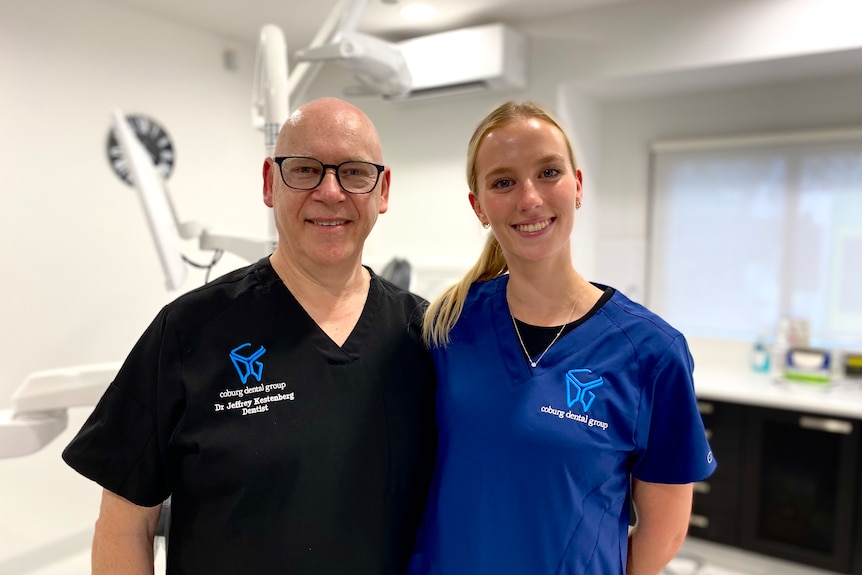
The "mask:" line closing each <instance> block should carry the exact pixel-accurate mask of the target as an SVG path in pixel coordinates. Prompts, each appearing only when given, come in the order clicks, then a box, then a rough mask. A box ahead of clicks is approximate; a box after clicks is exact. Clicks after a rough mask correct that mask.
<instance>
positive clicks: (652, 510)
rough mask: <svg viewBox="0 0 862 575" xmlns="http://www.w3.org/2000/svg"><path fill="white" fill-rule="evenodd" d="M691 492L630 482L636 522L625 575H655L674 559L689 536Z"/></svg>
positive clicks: (687, 486) (689, 486)
mask: <svg viewBox="0 0 862 575" xmlns="http://www.w3.org/2000/svg"><path fill="white" fill-rule="evenodd" d="M692 493H693V488H692V484H691V483H685V484H682V485H672V484H667V483H648V482H646V481H639V480H637V479H632V499H633V500H634V508H635V515H636V517H637V521H636V522H635V525H634V527H632V529H631V531H630V532H629V553H628V562H627V563H628V566H627V569H626V573H627V574H628V575H656V574H657V573H660V572H661V570H662V569H663V568H664V567H665V565H667V564H668V563H669V562H670V560H671V559H673V558H674V556H676V554H677V552H678V551H679V548H680V546H682V542H683V541H684V540H685V535H686V533H687V532H688V520H689V516H690V515H691V502H692Z"/></svg>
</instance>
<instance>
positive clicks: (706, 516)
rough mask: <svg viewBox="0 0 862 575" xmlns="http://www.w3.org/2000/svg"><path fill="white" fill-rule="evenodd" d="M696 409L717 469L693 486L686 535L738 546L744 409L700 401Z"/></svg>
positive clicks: (733, 405)
mask: <svg viewBox="0 0 862 575" xmlns="http://www.w3.org/2000/svg"><path fill="white" fill-rule="evenodd" d="M697 408H698V410H699V411H700V415H701V418H702V419H703V423H704V427H705V428H706V435H707V437H708V438H709V444H710V447H712V453H713V455H714V456H715V459H716V461H717V462H718V467H717V468H716V470H715V473H713V474H712V476H710V477H709V478H708V479H705V480H704V481H700V482H698V483H695V485H694V493H695V495H694V504H693V507H692V514H691V521H690V527H689V533H690V534H691V535H694V536H696V537H702V538H704V539H709V540H710V541H716V542H718V543H725V544H727V545H738V544H739V528H738V525H739V511H740V482H739V477H740V471H741V468H742V458H741V453H742V432H743V429H742V427H743V416H744V408H743V407H742V406H740V405H736V404H732V403H723V402H715V401H703V400H701V401H698V402H697Z"/></svg>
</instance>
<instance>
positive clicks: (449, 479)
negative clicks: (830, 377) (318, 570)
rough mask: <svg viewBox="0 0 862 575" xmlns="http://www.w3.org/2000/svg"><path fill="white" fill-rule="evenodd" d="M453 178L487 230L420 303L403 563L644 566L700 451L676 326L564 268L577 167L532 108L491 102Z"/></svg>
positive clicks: (684, 518) (676, 538)
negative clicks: (411, 483)
mask: <svg viewBox="0 0 862 575" xmlns="http://www.w3.org/2000/svg"><path fill="white" fill-rule="evenodd" d="M467 179H468V183H469V187H470V195H469V199H470V204H471V205H472V207H473V210H474V211H475V213H476V216H477V217H478V218H479V220H480V221H481V222H482V225H483V226H485V227H486V228H488V227H490V228H491V232H492V233H491V234H490V235H489V238H488V241H487V244H486V246H485V249H484V251H483V253H482V255H481V256H480V258H479V261H478V262H477V263H476V264H475V265H474V267H473V268H472V269H471V270H470V271H469V272H468V273H467V275H466V276H465V277H464V278H463V279H462V280H461V281H460V282H459V283H458V284H457V285H455V286H453V287H452V288H450V289H449V290H448V291H446V292H445V293H444V294H443V295H442V296H441V297H440V298H439V299H437V300H436V301H435V302H433V303H432V304H431V306H430V307H429V308H428V311H427V313H426V316H425V326H424V335H425V338H426V341H427V342H428V343H429V345H430V346H431V348H432V352H433V354H434V359H435V363H436V365H437V373H438V375H437V377H438V386H439V389H438V397H437V409H438V415H437V418H438V427H439V433H440V438H439V450H438V455H437V464H436V468H435V477H434V482H433V487H432V493H431V497H430V500H429V504H428V508H427V511H426V515H425V519H424V524H423V528H422V531H421V533H420V537H419V544H418V548H417V553H416V555H415V556H414V558H413V562H412V564H411V573H415V574H428V575H431V574H446V575H452V574H461V573H463V574H470V575H474V574H478V573H495V574H496V573H499V574H507V575H520V574H525V575H526V574H552V573H566V574H577V575H583V574H587V573H590V574H594V573H595V574H617V573H629V574H630V575H640V574H645V573H650V574H654V573H658V572H660V571H661V569H662V568H663V567H664V566H665V565H666V564H667V562H668V561H670V559H671V558H673V556H674V555H675V554H676V552H677V551H678V549H679V547H680V545H681V544H682V541H683V539H684V538H685V534H686V531H687V527H688V519H689V514H690V511H691V501H692V482H694V481H699V480H702V479H704V478H706V477H708V476H709V475H710V474H711V473H712V471H713V470H714V468H715V462H714V461H713V458H712V453H711V451H710V447H709V444H708V442H707V439H706V436H705V433H704V429H703V424H702V422H701V419H700V416H699V414H698V411H697V406H696V400H695V396H694V389H693V382H692V369H693V365H692V358H691V355H690V353H689V351H688V346H687V344H686V342H685V339H684V338H683V336H682V334H680V333H679V332H678V331H676V330H675V329H674V328H672V327H671V326H669V325H668V324H667V323H666V322H664V321H663V320H662V319H661V318H659V317H658V316H656V315H655V314H653V313H651V312H650V311H649V310H647V309H646V308H644V307H643V306H641V305H638V304H636V303H634V302H632V301H631V300H629V299H628V298H626V297H625V296H624V295H623V294H621V293H620V292H618V291H616V290H614V289H613V288H610V287H606V286H602V285H598V284H592V283H590V282H588V281H586V280H585V279H584V278H583V277H582V276H581V275H580V274H579V273H578V272H577V271H576V270H575V268H574V267H573V265H572V259H571V242H570V237H571V232H572V226H573V225H574V221H575V213H576V211H577V209H579V208H580V206H581V201H582V195H583V189H582V178H581V173H580V170H578V169H577V167H576V164H575V161H574V154H573V153H572V148H571V144H570V142H569V140H568V138H567V137H566V135H565V133H564V132H563V130H562V128H561V127H560V125H559V124H558V123H557V122H556V121H555V120H554V119H553V118H552V117H551V116H550V115H549V114H548V113H547V112H545V111H544V110H542V109H541V108H540V107H538V106H536V105H534V104H532V103H523V104H516V103H512V102H509V103H506V104H503V105H502V106H500V107H498V108H497V109H496V110H494V111H493V112H491V114H489V115H488V116H487V117H486V118H485V119H484V120H483V121H482V122H481V123H480V124H479V126H478V127H477V129H476V131H475V132H474V134H473V137H472V139H471V140H470V144H469V148H468V161H467ZM630 505H633V507H634V510H635V515H636V517H637V520H636V522H635V525H634V527H633V528H632V529H631V531H630V532H629V510H630Z"/></svg>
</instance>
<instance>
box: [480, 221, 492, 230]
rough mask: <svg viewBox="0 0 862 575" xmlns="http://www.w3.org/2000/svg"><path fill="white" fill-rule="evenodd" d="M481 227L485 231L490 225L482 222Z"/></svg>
mask: <svg viewBox="0 0 862 575" xmlns="http://www.w3.org/2000/svg"><path fill="white" fill-rule="evenodd" d="M482 227H483V228H485V229H486V230H487V229H488V228H490V227H491V224H490V223H488V222H482Z"/></svg>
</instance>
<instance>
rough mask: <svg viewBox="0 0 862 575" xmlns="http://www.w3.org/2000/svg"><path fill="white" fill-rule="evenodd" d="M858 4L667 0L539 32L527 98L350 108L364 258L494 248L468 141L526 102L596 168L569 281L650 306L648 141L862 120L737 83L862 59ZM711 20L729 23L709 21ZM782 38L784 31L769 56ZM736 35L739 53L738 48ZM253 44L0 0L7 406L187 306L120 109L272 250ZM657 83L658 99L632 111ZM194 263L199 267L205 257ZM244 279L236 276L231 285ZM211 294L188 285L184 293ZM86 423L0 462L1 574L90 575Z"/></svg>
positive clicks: (192, 184) (793, 93) (119, 350)
mask: <svg viewBox="0 0 862 575" xmlns="http://www.w3.org/2000/svg"><path fill="white" fill-rule="evenodd" d="M851 1H852V2H853V4H847V2H846V1H842V0H813V3H812V2H804V1H803V0H726V1H725V2H722V3H706V2H700V3H692V2H685V3H684V4H685V6H687V8H686V9H685V10H684V11H681V10H678V9H677V8H678V7H679V6H680V5H681V4H680V2H678V1H675V0H656V1H654V2H650V3H644V4H646V6H649V8H650V10H651V11H653V12H652V13H653V15H652V16H649V17H648V15H647V14H644V12H643V11H644V10H646V8H644V7H643V6H641V5H640V4H641V3H637V2H636V3H634V4H635V5H637V6H638V8H637V10H636V11H635V12H634V13H632V14H631V15H630V16H629V17H628V18H627V19H624V20H625V21H626V22H627V24H626V26H620V25H618V24H614V25H613V26H611V25H610V24H609V22H610V20H611V16H613V15H614V13H615V12H616V11H618V10H621V9H622V8H619V7H611V8H609V9H607V10H604V11H599V12H598V13H597V14H595V15H593V16H591V17H585V18H583V19H581V20H578V22H576V23H572V22H570V23H566V22H562V21H553V22H550V21H546V22H545V23H544V25H543V30H544V32H545V33H544V34H543V37H544V39H543V40H535V41H533V42H532V44H531V50H530V60H529V62H530V64H529V66H530V87H529V89H528V90H526V91H523V92H518V93H508V94H507V93H497V94H490V95H484V96H473V97H467V96H465V97H461V98H458V99H452V100H440V101H425V102H415V103H406V104H391V103H385V102H381V101H379V100H376V99H357V100H355V101H356V102H357V103H358V104H360V105H361V106H362V107H363V108H364V109H365V110H366V111H367V112H368V114H369V116H371V118H372V119H373V120H374V121H375V123H376V124H377V126H378V128H379V130H380V133H381V138H382V141H383V147H384V155H385V160H386V162H387V163H389V164H390V165H391V166H392V170H393V178H392V199H391V205H390V211H389V213H387V214H384V215H383V216H382V217H381V218H380V219H379V220H378V225H377V228H376V229H375V231H374V232H373V233H372V236H371V238H370V239H369V242H368V244H367V250H366V259H367V261H369V263H372V264H375V265H376V264H379V263H383V262H385V261H387V260H388V259H389V258H390V257H392V256H396V255H397V256H404V257H408V258H410V259H411V261H413V262H415V263H416V264H417V266H418V271H419V275H420V277H421V276H422V273H423V268H424V269H427V270H430V271H431V272H433V273H434V274H436V280H435V281H439V280H440V278H444V279H445V278H446V277H447V275H451V274H455V273H457V272H460V271H461V270H462V269H463V268H464V267H466V266H467V265H469V264H470V263H472V262H473V260H474V259H475V257H476V255H477V254H478V252H479V249H480V248H481V244H482V241H483V238H484V231H483V230H482V229H481V227H480V226H479V224H478V223H477V222H476V220H475V216H474V215H473V213H472V210H471V209H470V207H469V204H468V202H467V199H466V195H467V187H466V183H465V175H464V163H465V156H466V144H467V140H468V138H469V136H470V134H471V133H472V130H473V128H474V126H475V124H476V123H477V122H478V121H479V119H480V118H481V117H482V116H483V115H484V114H485V113H487V112H488V111H490V110H491V109H492V108H493V107H494V106H496V105H497V104H499V103H500V102H502V101H503V100H505V99H507V98H515V99H533V100H535V101H537V102H539V103H541V104H544V105H546V106H549V107H551V108H552V109H554V110H555V111H556V112H557V114H558V115H559V116H560V118H561V120H562V121H563V123H564V124H565V125H566V126H567V127H568V129H569V132H570V136H571V139H572V141H573V144H574V146H575V149H576V154H577V156H578V159H579V162H580V164H581V168H582V169H583V171H584V183H585V202H584V203H585V205H584V208H583V209H582V210H581V211H580V212H579V216H578V217H579V219H578V223H577V229H576V231H575V233H574V235H573V239H574V259H575V262H576V265H577V266H578V267H579V269H581V271H582V272H583V273H584V274H585V275H586V276H587V277H589V278H591V279H595V280H599V281H606V282H608V283H611V284H612V285H616V286H618V287H621V288H622V289H624V290H626V291H631V292H634V293H632V295H633V296H635V297H636V299H639V296H641V295H642V292H641V293H637V292H638V290H639V289H642V286H643V274H644V273H645V270H644V262H643V258H642V257H640V256H638V254H642V253H643V252H642V250H643V248H644V245H645V239H646V186H647V157H646V150H647V146H648V145H649V143H650V142H651V141H653V140H655V139H659V138H665V137H674V138H678V137H684V136H706V135H720V134H724V133H737V132H741V131H745V132H750V131H763V130H782V129H800V128H807V127H811V128H820V127H837V126H844V125H859V124H860V123H862V106H860V105H859V102H860V95H862V74H860V73H858V72H854V73H853V74H852V75H849V76H845V77H839V75H838V72H840V70H838V69H835V68H834V67H831V65H830V66H821V70H820V71H819V72H818V74H819V75H820V79H816V80H812V81H793V82H791V83H784V84H779V85H774V86H772V87H750V86H742V85H739V84H740V82H741V81H740V80H739V78H740V77H743V76H744V77H745V78H746V81H749V80H750V79H751V78H752V77H754V76H758V75H757V74H752V73H751V71H752V70H753V68H752V67H751V66H752V62H754V63H755V64H757V65H758V70H759V71H760V72H761V73H760V74H759V77H760V78H761V79H762V78H764V77H770V73H771V72H768V71H769V70H779V71H781V75H782V76H786V73H787V70H789V69H790V68H791V67H792V66H789V65H788V64H790V63H792V62H791V60H794V59H799V58H802V57H806V58H807V59H806V62H811V61H812V60H811V58H815V59H816V60H817V61H818V62H819V63H824V62H825V60H824V59H823V56H824V54H826V53H828V52H830V51H841V53H842V54H844V55H846V54H847V53H848V51H851V52H852V51H854V50H858V47H859V45H862V38H859V39H858V40H857V41H856V42H855V45H854V43H853V41H851V40H849V39H848V37H847V35H846V34H844V32H843V31H844V28H843V27H841V26H840V22H842V21H844V20H846V19H847V17H848V16H847V13H846V12H842V10H850V9H852V8H853V7H854V6H857V5H858V3H856V2H855V0H851ZM718 4H722V5H725V4H726V5H727V6H728V9H727V11H726V12H722V13H716V12H715V11H714V10H715V6H716V5H718ZM815 5H816V6H820V7H824V6H825V7H827V8H828V9H831V10H832V13H831V14H832V22H838V25H839V26H838V27H837V28H835V29H836V30H837V32H836V34H835V35H834V36H832V37H829V36H823V35H819V34H815V33H814V32H816V31H817V29H818V27H819V26H821V25H824V24H823V20H824V18H825V16H824V12H822V11H820V10H819V9H817V10H815V9H814V8H812V6H815ZM812 10H815V11H814V12H812ZM661 15H665V16H668V15H674V17H673V18H670V17H667V18H660V17H657V16H661ZM264 16H265V15H264ZM791 16H792V22H791V23H790V24H788V23H787V21H786V19H787V18H789V17H791ZM842 16H843V17H842ZM782 18H783V19H782ZM800 18H807V19H808V21H809V23H810V24H812V26H810V27H808V28H807V30H804V31H805V32H807V33H806V34H803V33H801V32H800V30H799V27H798V26H797V25H796V24H795V23H796V22H798V21H799V19H800ZM779 20H780V21H782V22H784V25H783V26H782V27H781V28H780V30H784V31H785V32H787V31H789V32H787V33H785V36H784V37H782V41H781V42H777V43H770V42H769V40H768V31H769V30H773V29H774V23H775V22H776V21H779ZM856 21H858V19H857V20H856ZM614 22H617V20H614ZM647 23H649V26H647ZM815 25H816V26H815ZM675 28H678V29H679V30H683V31H684V32H685V33H684V35H683V36H679V34H676V35H675ZM679 30H676V31H677V32H678V31H679ZM720 30H721V31H723V33H719V31H720ZM758 31H759V32H758ZM699 32H700V33H699ZM790 32H793V33H790ZM564 34H570V35H571V38H570V39H561V36H563V35H564ZM736 36H739V37H740V38H742V40H743V42H742V48H740V47H739V46H736V47H735V48H732V49H731V48H728V47H727V46H725V45H724V42H728V43H731V44H733V42H734V38H735V37H736ZM814 37H816V38H817V40H816V41H814V42H813V44H812V38H814ZM674 38H676V40H674ZM252 41H253V39H252V40H251V41H250V43H249V45H243V44H238V43H236V42H234V41H230V40H228V39H225V38H221V37H218V36H215V35H213V34H208V33H205V32H202V31H199V30H193V29H190V28H187V27H183V26H178V25H173V24H170V23H168V22H164V21H160V20H156V19H153V18H149V17H147V16H146V15H143V14H138V13H134V12H129V11H126V10H124V9H122V8H118V7H116V6H113V5H111V4H109V3H105V2H100V1H98V0H76V1H75V2H74V3H73V2H66V1H64V0H2V2H0V77H1V78H3V80H4V82H3V84H4V85H3V90H2V92H0V93H2V100H0V103H2V105H0V185H2V188H0V199H2V203H0V269H2V270H3V280H4V281H3V296H4V297H3V298H0V323H2V325H3V327H4V329H3V331H2V335H0V365H2V366H3V371H2V377H0V409H3V408H6V407H8V402H9V397H10V396H11V394H12V392H13V390H14V389H15V388H16V386H17V385H18V384H19V383H20V382H21V381H22V379H23V378H24V376H25V375H26V374H28V373H30V372H32V371H35V370H41V369H48V368H53V367H62V366H66V365H74V364H82V363H90V362H102V361H118V360H121V359H122V358H123V357H125V354H126V353H127V352H128V350H129V348H130V347H131V345H132V344H133V343H134V341H135V339H136V338H137V337H138V335H139V334H140V333H141V331H142V330H143V329H144V327H145V326H146V325H147V324H148V323H149V321H150V320H151V318H152V317H153V315H154V314H155V312H156V311H157V310H158V308H159V307H160V306H161V305H163V304H164V303H166V302H167V301H168V300H170V299H172V298H173V297H175V296H176V295H177V294H176V293H171V292H167V291H166V290H165V289H164V287H163V280H162V276H161V271H160V268H159V264H158V261H157V260H156V257H155V251H154V249H153V248H152V245H151V243H150V239H149V236H148V232H147V229H146V226H145V223H144V218H143V214H142V212H141V210H140V207H139V205H138V200H137V198H136V197H135V195H134V192H133V190H132V189H131V188H128V187H126V186H124V185H123V184H121V183H119V181H118V180H117V178H116V177H115V176H114V175H113V174H112V173H111V171H110V170H109V168H108V162H107V159H106V155H105V140H106V138H107V133H108V130H109V119H108V111H109V109H110V108H111V106H114V105H119V106H121V107H123V108H124V111H126V112H127V113H144V114H148V115H151V116H153V117H155V118H156V119H158V120H160V121H161V122H162V123H163V124H164V125H165V126H166V127H167V129H168V130H169V132H170V134H171V136H172V138H173V140H174V147H175V149H176V150H177V163H176V167H175V173H174V175H173V176H172V177H171V179H170V181H169V186H170V188H171V191H172V193H173V196H174V198H175V202H176V204H177V208H178V211H179V212H180V215H181V216H185V217H193V218H195V219H197V220H199V221H201V222H202V223H205V224H208V225H211V226H214V227H217V228H221V229H225V230H230V231H234V232H239V233H244V234H263V233H265V232H266V230H267V225H266V217H267V213H266V210H265V209H264V208H263V205H262V203H261V200H260V164H261V160H262V154H263V142H262V136H261V134H260V133H259V132H256V131H254V130H253V129H251V127H250V114H249V107H250V92H251V65H252V62H253V57H254V54H253V46H252V45H251V42H252ZM746 43H747V44H746ZM746 46H747V48H746ZM225 50H232V51H233V52H234V53H235V56H236V61H237V64H238V67H237V69H236V70H226V69H225V67H224V66H223V53H224V51H225ZM769 59H772V60H769ZM835 61H836V60H830V62H832V63H834V62H835ZM840 62H845V63H846V60H845V59H840V60H839V63H840ZM764 66H765V68H764ZM704 67H707V68H708V69H709V70H708V71H709V72H715V73H714V74H713V75H712V76H711V77H712V78H713V79H715V78H717V77H720V78H721V82H726V80H727V78H728V77H731V76H733V74H732V73H731V72H732V71H733V70H734V69H738V70H742V71H743V72H744V74H742V75H741V76H739V77H737V79H736V80H735V82H736V84H737V87H734V88H720V89H719V88H714V89H713V90H712V91H710V92H690V93H676V94H675V95H668V94H667V91H668V90H669V89H670V88H671V87H673V88H674V89H679V88H680V87H681V86H688V87H689V88H690V87H691V86H692V85H693V84H694V80H695V79H697V80H702V76H703V74H702V72H703V70H704ZM839 67H840V66H839ZM680 70H683V71H684V72H685V73H681V72H680ZM763 70H767V72H763ZM826 71H828V72H829V77H824V72H826ZM845 74H847V72H845ZM347 83H349V80H348V77H347V76H346V74H345V73H344V72H343V71H340V69H338V68H337V67H327V68H326V69H325V70H324V73H322V74H321V76H320V77H319V80H318V82H317V83H316V84H315V85H314V86H313V87H312V90H311V91H310V93H309V96H310V97H311V96H318V95H324V94H330V95H340V94H341V89H342V87H343V86H344V85H346V84H347ZM717 83H720V82H715V81H714V82H713V85H715V84H717ZM644 86H648V87H649V90H648V92H649V93H652V94H653V95H652V96H639V95H638V94H643V93H646V92H645V91H644V90H643V88H644ZM658 93H663V94H664V95H661V96H658V95H655V94H658ZM188 253H189V255H191V256H195V255H197V256H198V259H203V258H204V257H205V255H204V254H197V253H196V251H195V250H194V246H192V245H190V246H189V249H188ZM242 263H243V262H242V261H240V260H238V258H227V257H226V259H225V260H224V261H223V263H222V264H220V265H219V266H217V267H216V272H217V273H218V274H221V273H224V272H226V271H229V270H230V269H233V268H234V267H237V266H238V265H241V264H242ZM426 279H427V278H426ZM202 280H203V277H202V275H201V274H199V273H198V272H193V273H192V274H191V275H190V277H189V279H188V280H187V282H186V283H187V285H186V286H184V287H185V288H186V289H190V288H192V287H195V286H196V285H199V284H200V283H201V282H202ZM424 287H425V288H427V289H435V288H436V287H437V286H436V284H433V282H431V283H427V282H426V284H425V285H424ZM703 353H704V354H705V355H707V356H708V354H709V350H706V351H704V352H703ZM714 359H715V360H716V361H717V360H718V358H714ZM87 411H88V410H87V409H85V408H78V409H73V410H72V411H71V420H70V423H69V429H68V430H67V432H66V433H64V434H63V435H62V436H61V437H59V438H57V439H56V440H55V442H54V443H52V444H51V445H50V446H49V447H48V448H46V449H45V450H43V451H41V452H39V453H37V454H34V455H32V456H28V457H24V458H19V459H8V460H0V513H2V516H3V520H2V521H0V573H10V574H16V573H28V574H32V573H36V574H38V575H48V574H49V573H52V574H53V573H56V574H60V573H63V574H68V573H83V572H87V571H88V567H87V566H88V551H87V546H88V543H89V537H90V534H91V529H92V521H93V520H94V518H95V514H96V509H97V502H98V489H96V488H95V487H94V486H93V485H92V484H90V483H89V482H88V481H86V480H84V479H82V478H80V477H78V476H77V475H75V474H74V472H72V471H70V470H69V469H68V468H67V467H66V466H65V465H64V464H62V463H61V462H60V460H59V453H60V451H61V449H62V447H63V446H64V445H65V444H66V443H67V442H68V441H69V439H70V438H71V436H72V434H73V433H74V432H75V431H76V430H77V429H78V428H79V427H80V425H81V423H82V422H83V419H84V418H85V416H86V414H87Z"/></svg>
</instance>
